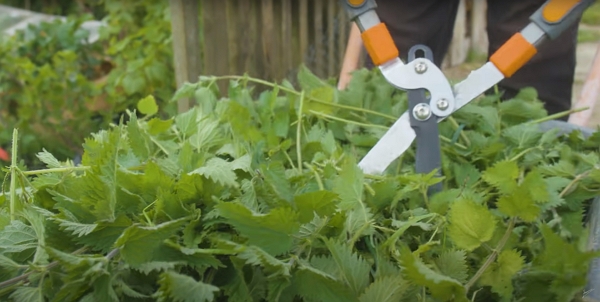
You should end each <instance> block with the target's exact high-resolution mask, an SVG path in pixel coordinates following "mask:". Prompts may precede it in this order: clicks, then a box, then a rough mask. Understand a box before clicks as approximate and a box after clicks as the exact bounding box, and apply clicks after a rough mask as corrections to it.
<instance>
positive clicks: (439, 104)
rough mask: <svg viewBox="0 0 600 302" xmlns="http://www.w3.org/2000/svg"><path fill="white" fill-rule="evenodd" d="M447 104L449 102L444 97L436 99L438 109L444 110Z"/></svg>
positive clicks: (448, 104)
mask: <svg viewBox="0 0 600 302" xmlns="http://www.w3.org/2000/svg"><path fill="white" fill-rule="evenodd" d="M449 106H450V102H448V100H446V99H444V98H442V99H439V100H438V101H437V107H438V109H439V110H442V111H444V110H446V109H448V107H449Z"/></svg>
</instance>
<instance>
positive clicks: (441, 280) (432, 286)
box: [399, 247, 469, 302]
mask: <svg viewBox="0 0 600 302" xmlns="http://www.w3.org/2000/svg"><path fill="white" fill-rule="evenodd" d="M399 260H400V264H401V265H402V267H403V268H404V271H403V274H404V276H405V278H406V279H407V280H410V281H412V282H414V283H415V284H418V285H421V286H425V287H427V288H428V289H429V290H430V291H431V294H432V296H433V297H434V298H436V299H439V300H441V301H456V302H468V301H469V300H468V299H467V296H466V293H465V288H464V286H463V285H462V284H461V283H460V282H458V281H457V280H455V279H453V278H450V277H448V276H444V275H441V274H439V273H437V272H435V271H433V270H432V269H431V268H429V267H428V266H426V265H425V264H424V263H423V262H422V261H421V260H420V259H419V258H417V257H416V256H415V255H414V254H413V253H411V251H410V250H409V249H408V248H406V247H404V248H402V250H401V252H400V256H399Z"/></svg>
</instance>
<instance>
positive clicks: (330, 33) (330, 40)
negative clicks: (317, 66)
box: [327, 1, 337, 77]
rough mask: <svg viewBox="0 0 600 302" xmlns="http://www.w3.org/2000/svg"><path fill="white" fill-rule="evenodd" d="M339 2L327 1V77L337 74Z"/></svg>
mask: <svg viewBox="0 0 600 302" xmlns="http://www.w3.org/2000/svg"><path fill="white" fill-rule="evenodd" d="M336 4H337V1H327V76H328V77H330V76H333V74H334V73H335V70H334V69H335V65H336V64H335V62H336V54H337V52H336V51H335V45H336V43H335V41H336V40H335V36H336V32H337V30H336V28H335V22H336V20H335V17H336V14H335V7H336Z"/></svg>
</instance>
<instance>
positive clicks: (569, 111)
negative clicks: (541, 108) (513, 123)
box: [528, 107, 590, 124]
mask: <svg viewBox="0 0 600 302" xmlns="http://www.w3.org/2000/svg"><path fill="white" fill-rule="evenodd" d="M588 109H590V107H583V108H574V109H571V110H567V111H563V112H559V113H555V114H552V115H548V116H546V117H543V118H540V119H537V120H533V121H531V122H529V123H528V124H540V123H543V122H547V121H551V120H555V119H558V118H561V117H565V116H567V115H571V114H573V113H577V112H581V111H584V110H588Z"/></svg>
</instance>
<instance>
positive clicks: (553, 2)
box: [490, 0, 594, 78]
mask: <svg viewBox="0 0 600 302" xmlns="http://www.w3.org/2000/svg"><path fill="white" fill-rule="evenodd" d="M593 2H594V0H549V1H547V2H546V3H545V4H544V5H543V6H542V7H540V8H539V9H538V10H537V11H536V12H535V13H534V14H533V15H532V16H531V17H530V19H531V23H530V24H529V25H527V26H526V27H525V28H524V29H523V30H522V31H521V32H518V33H516V34H514V35H513V36H512V37H511V38H510V39H509V40H508V41H506V43H504V45H502V46H501V47H500V48H499V49H498V50H497V51H496V52H495V53H494V54H492V55H491V56H490V61H491V62H492V63H493V64H494V65H495V66H496V67H497V68H498V70H500V72H502V74H503V75H504V76H505V77H507V78H508V77H511V76H512V75H513V74H514V73H515V72H517V70H519V69H520V68H521V67H523V65H525V64H526V63H527V62H528V61H529V60H530V59H531V58H532V57H533V56H534V55H535V54H536V53H537V46H538V45H539V44H541V43H543V42H544V40H545V38H549V39H555V38H556V37H558V36H560V35H561V34H562V33H563V32H564V31H565V30H566V29H567V28H569V26H571V25H573V23H575V22H577V20H579V17H580V16H581V15H582V14H583V12H584V11H585V9H587V8H588V7H589V6H590V5H591V4H592V3H593Z"/></svg>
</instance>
